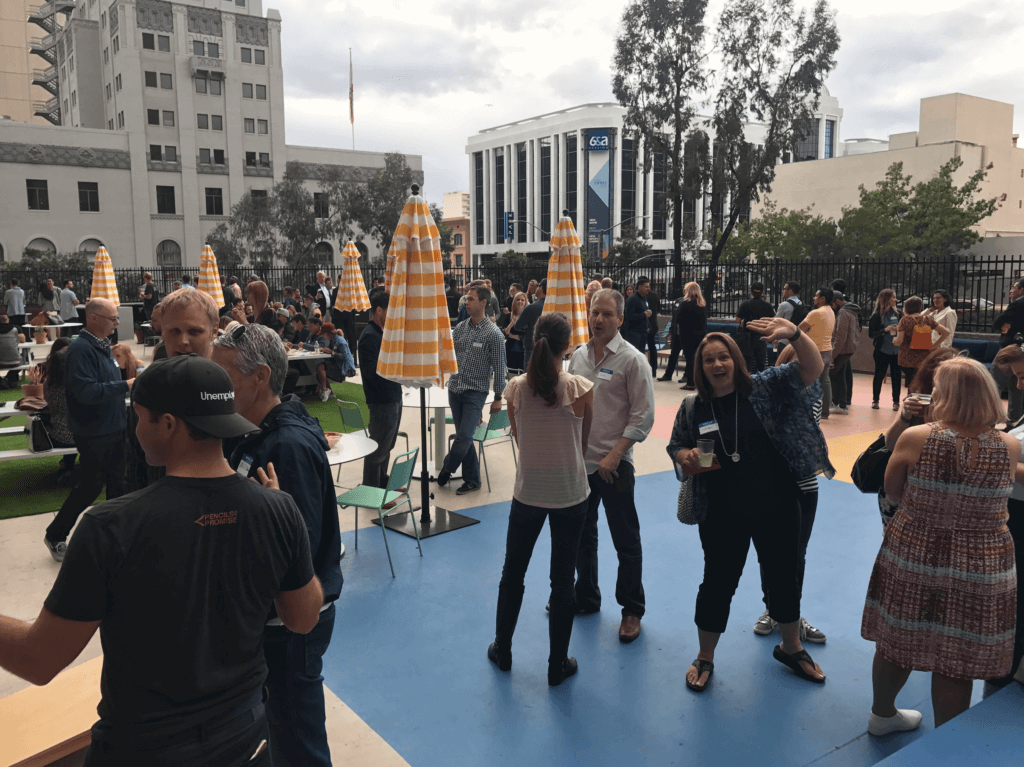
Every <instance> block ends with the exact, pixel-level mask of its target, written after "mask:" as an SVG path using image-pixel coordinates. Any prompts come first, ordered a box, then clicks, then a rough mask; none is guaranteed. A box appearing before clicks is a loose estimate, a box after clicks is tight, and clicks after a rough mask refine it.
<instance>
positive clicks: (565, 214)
mask: <svg viewBox="0 0 1024 767" xmlns="http://www.w3.org/2000/svg"><path fill="white" fill-rule="evenodd" d="M562 215H563V216H565V217H566V218H569V209H568V208H565V209H563V210H562Z"/></svg>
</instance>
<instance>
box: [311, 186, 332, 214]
mask: <svg viewBox="0 0 1024 767" xmlns="http://www.w3.org/2000/svg"><path fill="white" fill-rule="evenodd" d="M313 216H314V217H316V218H330V217H331V202H330V200H328V199H327V195H326V194H323V193H321V192H313Z"/></svg>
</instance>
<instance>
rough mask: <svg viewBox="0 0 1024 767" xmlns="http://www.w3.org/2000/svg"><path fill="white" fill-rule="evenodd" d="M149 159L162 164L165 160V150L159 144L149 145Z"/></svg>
mask: <svg viewBox="0 0 1024 767" xmlns="http://www.w3.org/2000/svg"><path fill="white" fill-rule="evenodd" d="M149 159H150V160H152V161H153V162H160V161H161V160H163V159H164V158H163V148H162V147H161V146H160V145H159V144H150V145H149Z"/></svg>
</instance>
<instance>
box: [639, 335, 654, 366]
mask: <svg viewBox="0 0 1024 767" xmlns="http://www.w3.org/2000/svg"><path fill="white" fill-rule="evenodd" d="M644 347H646V348H647V354H648V356H649V357H650V359H651V371H652V372H653V373H654V375H658V339H657V336H656V335H655V333H654V331H653V330H648V331H647V335H646V336H645V337H644V340H643V343H642V344H641V346H640V351H644Z"/></svg>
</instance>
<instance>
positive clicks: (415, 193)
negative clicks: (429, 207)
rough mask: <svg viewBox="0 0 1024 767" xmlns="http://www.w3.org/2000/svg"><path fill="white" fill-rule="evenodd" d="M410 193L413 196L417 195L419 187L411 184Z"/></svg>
mask: <svg viewBox="0 0 1024 767" xmlns="http://www.w3.org/2000/svg"><path fill="white" fill-rule="evenodd" d="M412 193H413V194H414V195H418V194H419V193H420V185H419V184H413V185H412Z"/></svg>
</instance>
